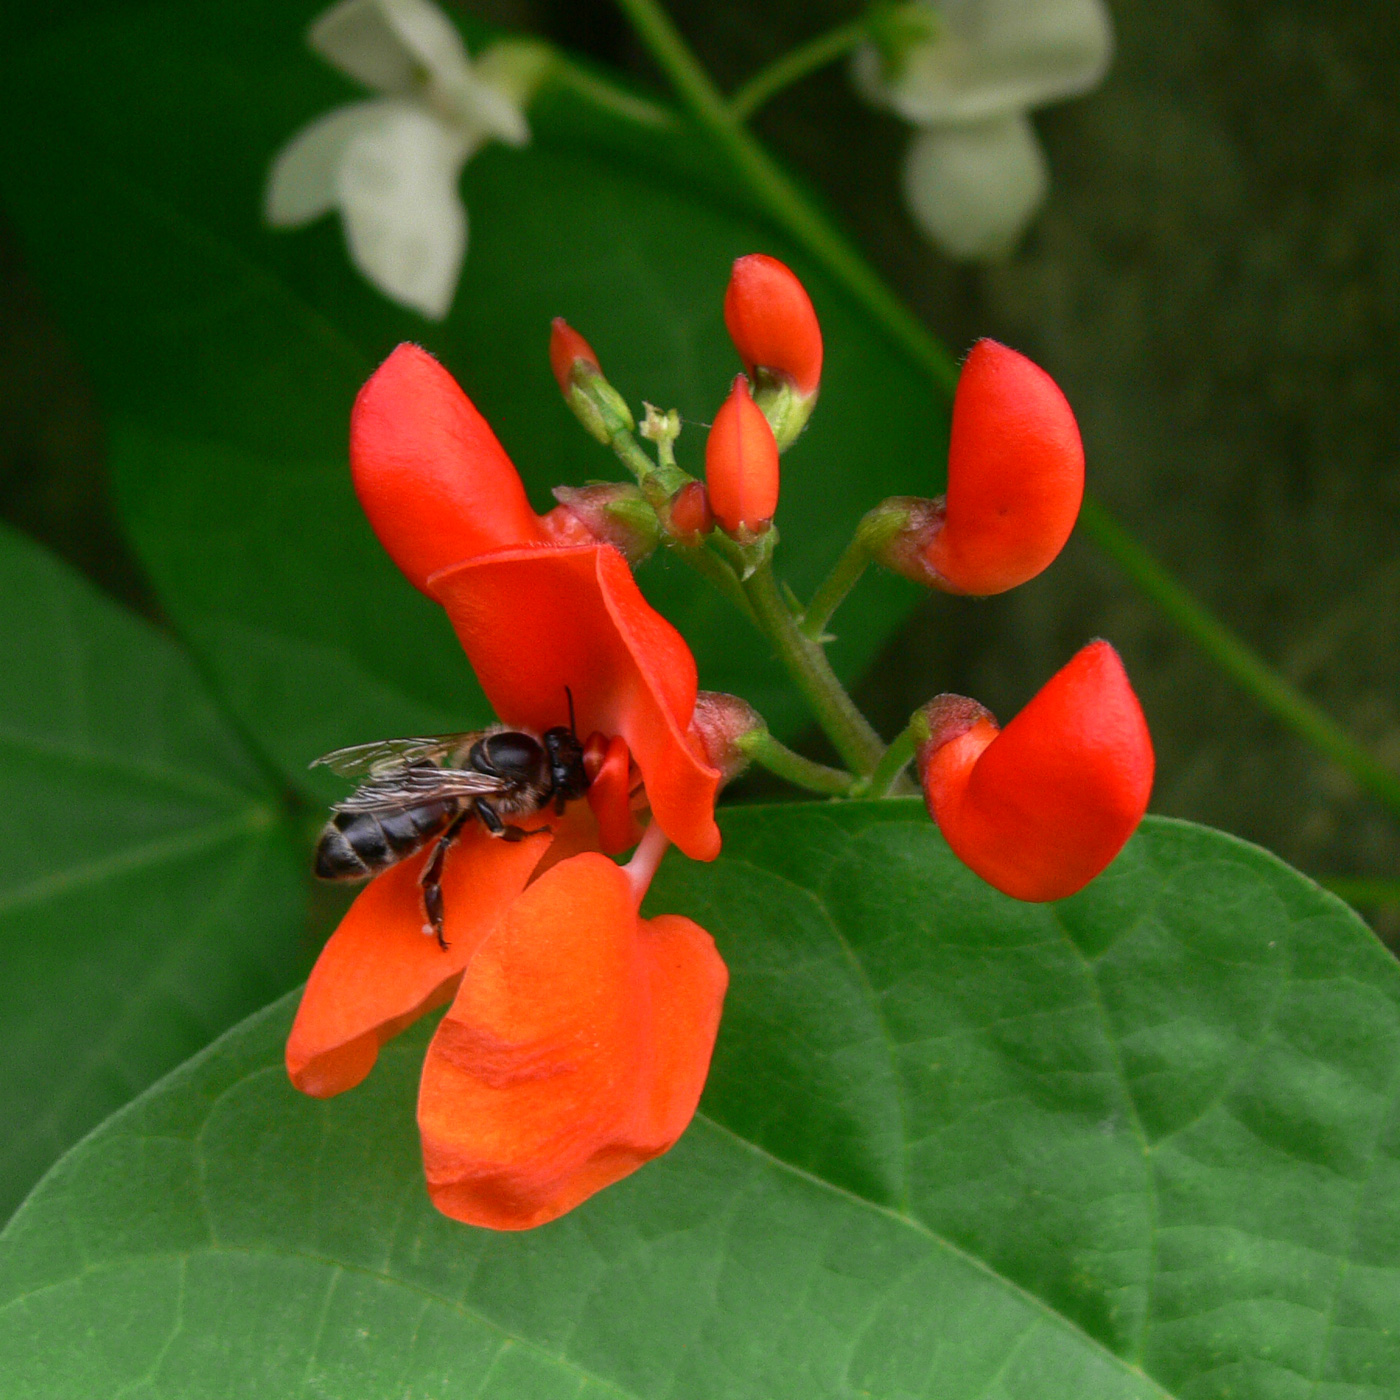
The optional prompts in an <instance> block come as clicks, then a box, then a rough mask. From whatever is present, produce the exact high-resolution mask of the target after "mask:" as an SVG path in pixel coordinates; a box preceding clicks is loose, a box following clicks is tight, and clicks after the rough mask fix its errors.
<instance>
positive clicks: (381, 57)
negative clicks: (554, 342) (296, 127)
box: [264, 0, 549, 320]
mask: <svg viewBox="0 0 1400 1400" xmlns="http://www.w3.org/2000/svg"><path fill="white" fill-rule="evenodd" d="M307 41H308V43H309V44H310V45H311V47H312V48H313V49H314V50H315V51H316V52H317V53H318V54H320V55H321V57H322V58H324V59H326V60H327V61H328V62H329V63H331V64H332V65H334V66H335V67H336V68H339V69H340V70H341V72H343V73H347V74H348V75H349V76H350V77H352V78H357V79H358V80H359V81H360V82H362V83H364V84H365V85H366V86H367V87H369V88H371V89H372V90H374V91H375V92H377V93H379V94H381V96H378V97H374V98H371V99H369V100H368V101H364V102H355V103H352V104H350V105H349V106H346V107H337V108H336V109H335V110H334V111H332V112H328V113H327V114H326V115H325V116H324V117H321V118H320V119H319V120H317V121H314V122H312V123H311V125H310V126H308V127H306V128H304V129H303V130H302V131H300V132H298V133H297V135H295V136H294V137H293V138H292V139H291V140H290V141H289V142H288V143H287V145H286V146H284V147H283V148H282V150H281V151H280V152H279V153H278V155H277V157H276V158H275V159H274V160H273V162H272V169H271V170H270V172H269V173H268V181H267V192H266V198H265V205H264V209H265V213H266V217H267V221H268V223H270V224H272V225H273V226H274V227H277V228H294V227H296V226H298V225H300V224H305V223H309V222H310V221H311V220H312V219H316V218H319V217H320V216H321V215H323V214H328V213H330V212H331V210H333V209H337V208H338V209H339V210H340V215H341V218H342V219H343V221H344V224H345V237H346V242H347V243H348V244H349V248H350V258H351V261H352V262H354V264H355V266H356V267H357V268H359V270H360V271H361V272H362V273H364V275H365V276H366V277H367V278H368V279H369V280H370V281H371V282H372V283H373V284H374V285H375V286H376V287H378V288H379V290H380V291H382V292H383V293H384V295H385V296H387V297H388V298H389V299H390V300H391V301H396V302H398V303H399V304H400V305H402V306H408V307H412V308H413V309H414V310H416V311H421V312H422V313H423V315H425V316H428V317H430V318H432V319H433V320H441V319H442V318H443V317H444V316H446V315H447V311H448V308H449V307H450V306H451V305H452V297H453V294H454V292H455V291H456V289H457V279H458V277H459V276H460V274H461V270H462V259H463V258H464V257H465V256H466V251H467V211H466V209H465V207H464V206H463V204H462V199H461V195H460V194H459V193H458V180H459V178H460V176H461V173H462V167H463V166H464V165H465V164H466V163H467V161H468V160H470V159H471V157H472V156H473V155H475V154H476V152H477V151H478V150H480V149H481V147H482V146H483V145H485V144H486V142H488V141H492V140H496V141H504V142H506V143H507V144H508V145H511V146H523V145H525V144H526V143H527V142H528V141H529V139H530V128H529V127H528V126H527V125H526V122H525V117H524V113H523V110H522V108H523V107H524V105H525V103H526V102H528V100H529V98H530V97H531V96H532V95H533V92H534V89H535V87H536V86H537V85H538V83H539V81H540V79H541V78H542V76H543V73H544V66H545V64H547V63H548V61H549V59H548V52H547V50H545V49H544V48H543V46H541V45H537V44H532V43H529V42H503V43H500V44H496V45H493V46H492V47H491V48H489V49H487V50H486V51H485V52H484V53H483V54H482V55H481V56H480V57H479V58H478V59H477V60H476V61H475V62H473V61H472V60H471V59H470V58H469V57H468V55H467V50H466V46H465V45H464V44H463V43H462V39H461V36H460V35H459V34H458V32H457V30H456V28H455V27H454V26H453V25H452V23H451V22H450V21H449V20H448V19H447V17H446V16H445V15H444V14H443V13H442V11H441V10H439V9H438V8H437V7H436V6H435V5H433V4H432V3H431V0H341V3H340V4H338V5H335V6H333V7H332V8H331V9H329V10H327V11H326V13H325V14H323V15H322V16H321V17H320V18H319V19H318V20H316V21H315V23H313V24H312V26H311V29H310V30H309V32H308V34H307Z"/></svg>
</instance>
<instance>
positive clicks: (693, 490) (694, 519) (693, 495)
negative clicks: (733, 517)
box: [667, 481, 715, 543]
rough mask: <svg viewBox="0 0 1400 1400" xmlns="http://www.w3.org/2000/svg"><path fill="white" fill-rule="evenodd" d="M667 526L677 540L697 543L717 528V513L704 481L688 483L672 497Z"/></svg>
mask: <svg viewBox="0 0 1400 1400" xmlns="http://www.w3.org/2000/svg"><path fill="white" fill-rule="evenodd" d="M667 524H668V528H669V530H670V533H671V534H672V535H674V536H675V537H676V538H677V539H679V540H685V541H691V540H694V541H695V542H696V543H698V542H699V541H700V540H701V539H702V538H703V537H704V536H705V535H708V534H709V533H710V531H711V530H713V529H714V528H715V513H714V511H713V510H711V509H710V496H709V492H707V491H706V490H705V483H704V482H703V481H688V482H686V484H685V485H684V486H682V487H681V489H680V490H679V491H677V492H676V494H675V495H674V496H672V497H671V509H670V512H669V514H668V517H667Z"/></svg>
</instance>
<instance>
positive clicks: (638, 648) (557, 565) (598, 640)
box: [429, 545, 720, 860]
mask: <svg viewBox="0 0 1400 1400" xmlns="http://www.w3.org/2000/svg"><path fill="white" fill-rule="evenodd" d="M429 591H430V592H431V594H432V596H433V597H435V598H436V599H437V600H438V601H439V602H440V603H441V604H442V605H443V606H444V607H445V608H446V609H447V615H448V616H449V617H450V618H451V619H452V625H453V627H454V628H455V629H456V632H457V636H458V638H459V640H460V641H461V643H462V646H463V648H464V649H465V650H466V653H467V656H468V658H469V659H470V661H471V663H472V668H473V669H474V670H475V671H476V674H477V679H478V680H480V682H481V686H482V689H483V690H484V691H485V692H486V696H487V698H488V699H489V700H490V701H491V705H492V707H493V708H494V709H495V711H496V713H497V714H498V715H499V716H500V717H501V719H502V720H504V721H505V723H507V724H517V725H522V726H524V727H525V728H528V729H536V730H544V729H548V728H549V727H550V726H552V725H556V724H564V723H566V722H567V721H568V699H567V696H566V693H565V690H566V687H567V688H568V689H569V690H571V691H572V692H573V697H574V703H575V709H576V713H577V717H578V727H579V732H580V733H583V734H587V733H590V732H592V731H593V730H595V729H596V730H600V731H601V732H602V733H604V734H607V735H613V734H620V735H621V736H622V738H623V739H625V740H626V741H627V746H628V748H629V749H631V751H632V757H633V758H634V759H635V760H636V762H637V767H638V768H639V769H640V770H641V774H642V780H643V782H644V783H645V784H646V790H647V800H648V802H649V803H650V805H651V810H652V814H653V815H654V816H655V818H656V820H657V821H658V822H659V823H660V824H661V828H662V830H663V831H665V833H666V834H667V836H669V837H670V838H671V840H672V841H674V842H675V843H676V845H677V846H679V847H680V849H681V850H682V851H684V852H685V854H686V855H688V856H690V857H691V858H692V859H694V860H713V859H714V857H715V856H716V855H718V854H719V846H720V837H719V828H718V827H717V826H716V825H715V820H714V804H715V796H716V792H717V789H718V784H719V774H718V773H717V772H716V771H715V769H713V768H711V767H710V766H709V764H708V763H706V762H705V760H704V758H703V757H702V750H701V748H700V744H699V742H698V740H696V739H695V738H694V736H693V735H692V734H691V733H690V721H691V716H692V714H693V713H694V710H695V693H696V675H695V658H694V657H693V656H691V654H690V648H689V647H688V646H686V644H685V639H684V638H683V637H682V636H681V635H680V633H679V632H677V631H676V629H675V628H674V627H672V626H671V624H670V623H669V622H667V621H666V620H665V618H663V617H662V616H661V615H660V613H658V612H656V610H655V609H654V608H652V606H651V605H650V604H649V603H648V602H647V601H646V599H645V598H643V597H642V593H641V590H640V589H639V588H638V587H637V584H636V582H635V580H634V579H633V578H632V573H631V570H629V569H628V567H627V564H626V562H625V561H624V560H623V558H622V556H621V555H620V554H618V552H617V551H616V550H615V549H611V548H609V547H608V546H606V545H595V546H583V547H572V548H558V549H521V550H509V551H505V552H502V553H500V554H492V555H485V556H483V557H481V558H478V559H473V560H470V561H469V562H467V563H465V564H462V565H459V566H458V567H456V568H453V569H449V570H446V571H445V572H443V573H441V574H438V575H436V576H435V577H434V578H433V579H432V580H431V581H430V584H429Z"/></svg>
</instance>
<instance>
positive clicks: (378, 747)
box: [309, 729, 486, 778]
mask: <svg viewBox="0 0 1400 1400" xmlns="http://www.w3.org/2000/svg"><path fill="white" fill-rule="evenodd" d="M485 732H486V731H485V730H483V729H477V730H471V731H468V732H467V733H465V734H435V735H430V736H428V737H427V738H421V739H380V740H378V741H377V742H376V743H373V744H352V745H351V746H350V748H348V749H336V750H335V752H334V753H328V754H322V756H321V757H320V758H318V759H315V760H314V761H313V762H312V763H311V764H310V765H309V766H310V767H312V768H316V767H318V766H324V767H326V768H329V769H330V770H331V772H332V773H338V774H339V775H340V776H341V777H342V778H366V777H369V778H373V777H379V776H381V775H389V774H392V773H396V772H398V771H399V770H400V769H403V768H407V767H408V766H409V765H410V764H415V763H441V762H442V760H443V759H445V758H450V757H451V756H452V755H453V754H454V753H456V752H457V751H458V750H460V749H464V748H470V747H471V745H472V744H473V743H475V742H476V740H477V739H479V738H480V737H481V736H482V734H484V733H485Z"/></svg>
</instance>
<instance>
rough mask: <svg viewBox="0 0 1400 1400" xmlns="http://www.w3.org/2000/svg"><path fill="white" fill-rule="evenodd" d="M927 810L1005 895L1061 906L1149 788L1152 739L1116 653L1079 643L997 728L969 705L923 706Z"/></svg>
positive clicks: (1100, 860)
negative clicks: (1078, 648)
mask: <svg viewBox="0 0 1400 1400" xmlns="http://www.w3.org/2000/svg"><path fill="white" fill-rule="evenodd" d="M924 716H925V719H926V720H927V722H928V727H929V737H928V739H927V740H926V741H925V742H924V743H923V744H921V745H920V747H919V752H918V767H919V776H920V778H921V780H922V782H923V789H924V799H925V801H926V802H927V804H928V810H929V815H930V816H931V817H932V818H933V819H934V821H936V822H937V823H938V826H939V829H940V830H941V831H942V832H943V835H944V837H945V838H946V839H947V842H948V844H949V845H950V846H951V847H952V848H953V852H954V854H955V855H956V856H957V857H958V858H959V859H960V860H961V861H962V862H963V863H964V864H965V865H968V866H970V867H971V868H972V869H973V870H975V871H976V872H977V874H979V875H980V876H981V877H982V878H983V879H984V880H986V881H987V883H988V884H989V885H994V886H996V888H997V889H999V890H1001V891H1002V892H1003V893H1004V894H1009V895H1011V896H1013V897H1014V898H1016V899H1025V900H1032V901H1042V900H1051V899H1064V898H1066V897H1067V896H1068V895H1072V894H1074V893H1075V891H1076V890H1079V889H1082V888H1083V887H1084V886H1085V885H1087V884H1088V883H1089V881H1090V880H1092V879H1093V878H1094V876H1095V875H1097V874H1098V873H1099V872H1100V871H1101V870H1102V869H1103V868H1104V867H1105V866H1106V865H1108V863H1109V862H1110V861H1111V860H1112V859H1113V858H1114V856H1116V855H1117V854H1118V852H1119V851H1120V850H1121V849H1122V847H1123V843H1124V842H1125V841H1127V839H1128V837H1129V836H1131V835H1132V834H1133V832H1134V831H1135V830H1136V829H1137V825H1138V823H1139V822H1140V821H1141V820H1142V816H1143V813H1144V812H1145V811H1146V810H1147V799H1148V797H1149V796H1150V794H1151V792H1152V771H1153V766H1154V760H1153V754H1152V737H1151V735H1150V734H1149V733H1148V732H1147V721H1146V720H1145V719H1144V718H1143V714H1142V708H1141V706H1140V705H1139V704H1138V701H1137V696H1135V695H1134V694H1133V690H1132V687H1131V686H1130V685H1129V684H1128V677H1127V675H1126V673H1125V672H1124V670H1123V663H1122V662H1121V661H1120V660H1119V659H1118V653H1117V652H1116V651H1114V649H1113V648H1112V647H1111V646H1110V645H1109V644H1108V643H1107V642H1091V643H1090V644H1089V645H1088V646H1086V647H1085V648H1084V649H1083V650H1082V651H1080V652H1079V653H1078V654H1077V655H1076V656H1074V657H1073V658H1072V659H1071V660H1070V662H1069V664H1068V665H1066V666H1065V667H1064V668H1063V669H1062V670H1060V671H1058V672H1056V674H1055V675H1053V676H1052V677H1051V678H1050V679H1049V680H1048V681H1047V682H1046V683H1045V685H1044V686H1042V687H1041V689H1040V690H1039V691H1038V692H1037V693H1036V695H1035V696H1034V697H1033V698H1032V700H1031V702H1030V704H1029V705H1027V706H1026V708H1025V709H1024V710H1022V711H1021V713H1020V714H1019V715H1017V716H1016V718H1015V719H1014V720H1012V721H1011V723H1010V724H1008V725H1007V726H1006V728H1005V729H1003V730H998V728H997V723H996V721H995V720H994V719H993V718H992V716H991V714H990V713H989V712H988V711H987V710H985V709H983V707H982V706H981V705H979V704H978V703H977V702H976V701H975V700H968V699H966V698H964V697H963V696H961V695H940V696H938V697H937V699H935V700H932V701H930V702H929V704H928V705H927V706H926V707H925V709H924Z"/></svg>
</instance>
